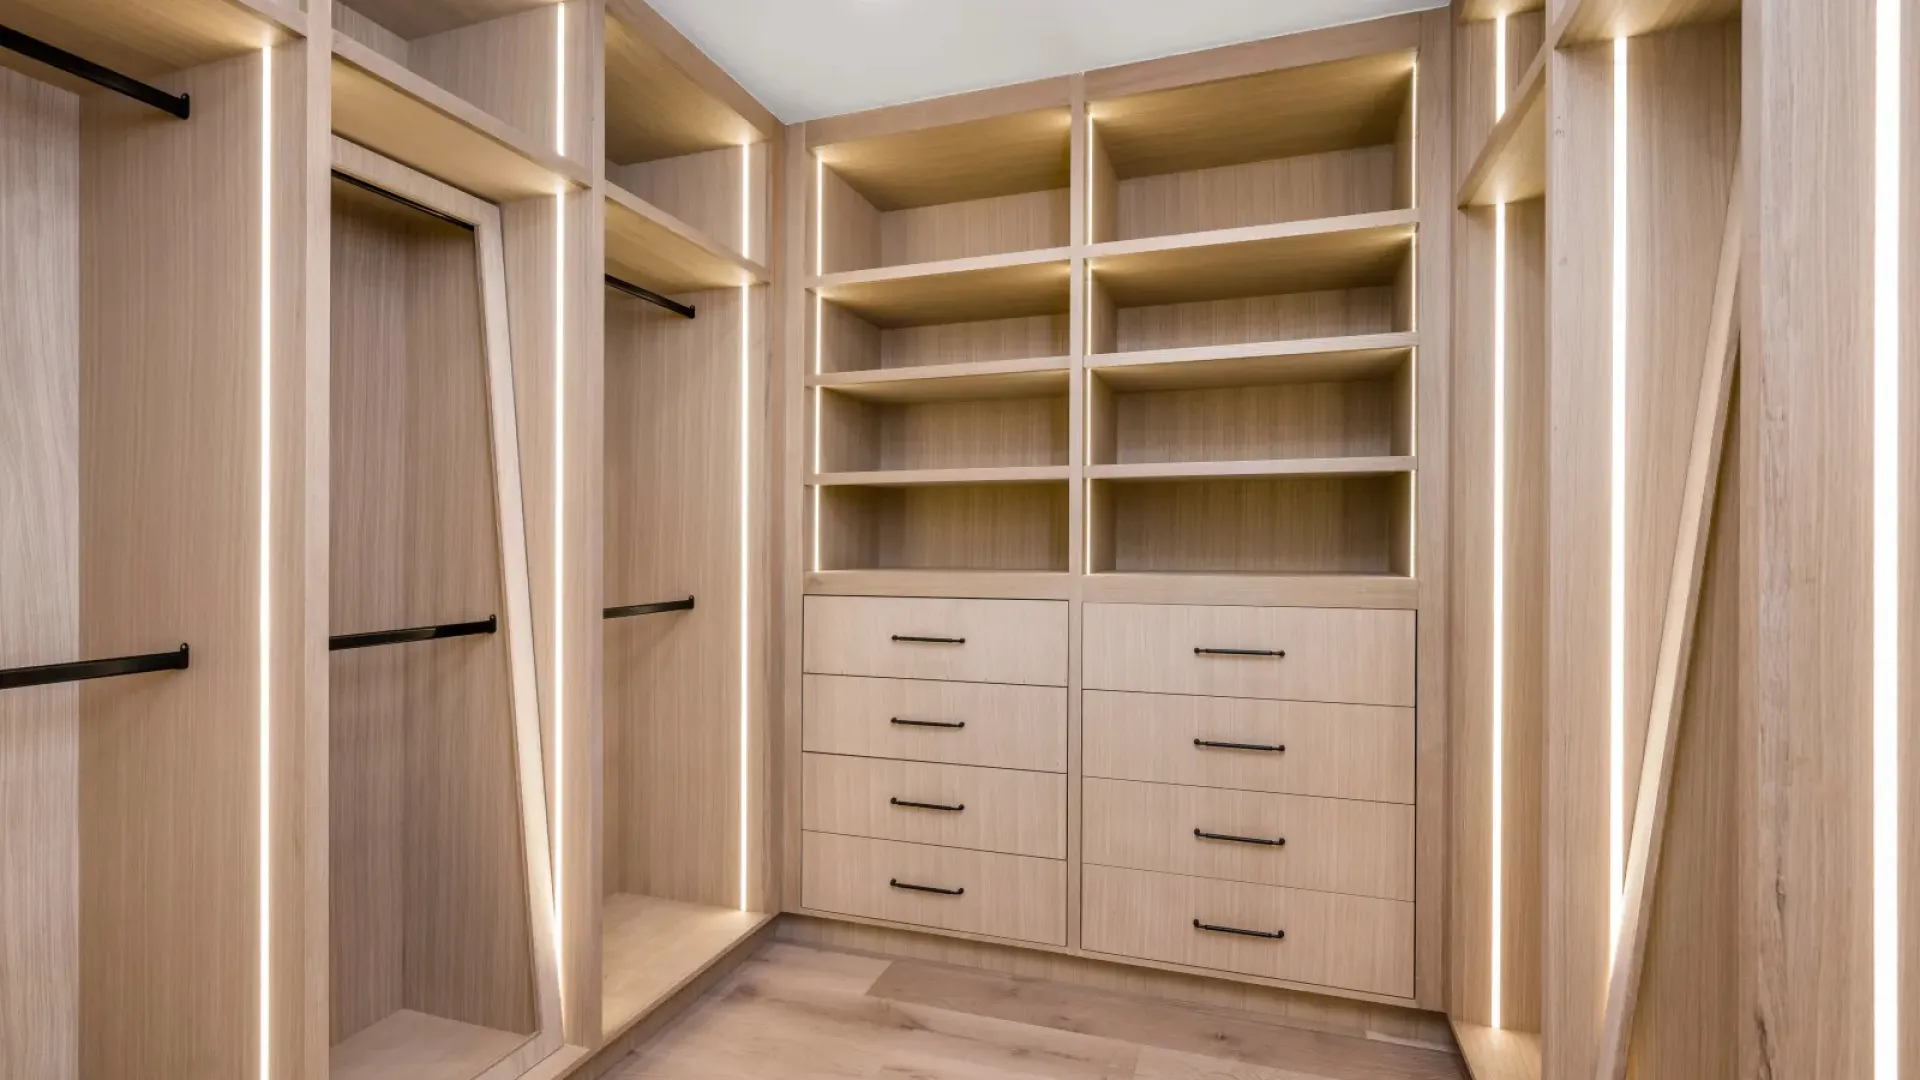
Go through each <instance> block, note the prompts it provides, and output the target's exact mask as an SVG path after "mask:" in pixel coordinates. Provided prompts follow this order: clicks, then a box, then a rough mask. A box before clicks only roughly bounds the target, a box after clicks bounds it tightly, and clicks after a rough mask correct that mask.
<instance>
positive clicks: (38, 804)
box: [0, 69, 170, 1080]
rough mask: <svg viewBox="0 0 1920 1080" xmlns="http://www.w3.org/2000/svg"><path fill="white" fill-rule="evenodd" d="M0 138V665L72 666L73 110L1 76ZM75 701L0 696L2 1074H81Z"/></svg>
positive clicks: (75, 462)
mask: <svg viewBox="0 0 1920 1080" xmlns="http://www.w3.org/2000/svg"><path fill="white" fill-rule="evenodd" d="M0 130H5V131H6V132H7V135H6V138H5V139H4V140H0V235H4V236H5V237H6V238H7V240H6V242H5V243H4V244H0V386H5V387H6V388H7V389H6V392H5V393H0V506H5V507H7V511H6V512H5V513H4V514H0V581H5V582H6V583H7V585H6V588H7V601H6V603H5V604H0V668H4V667H25V666H28V665H36V664H57V663H65V662H67V661H71V660H77V659H82V657H81V656H80V655H79V651H80V580H79V569H80V568H79V558H80V103H79V101H78V100H77V99H76V98H75V97H74V96H73V95H72V94H70V93H68V92H66V91H64V90H58V89H55V88H54V87H52V86H49V85H47V84H46V83H42V82H37V81H35V80H33V79H30V78H28V77H27V76H25V75H22V74H19V73H18V72H14V71H9V70H4V69H0ZM167 647H170V646H155V648H156V649H158V648H167ZM79 705H80V692H79V690H78V689H76V688H75V687H73V686H43V687H34V688H32V689H27V690H8V691H5V692H4V693H0V821H5V822H6V823H7V824H6V828H5V834H4V839H0V955H4V956H5V957H6V961H5V969H4V971H0V1075H8V1076H37V1077H45V1078H46V1080H79V1076H80V1071H79V1070H80V1015H79V1009H80V985H79V979H80V933H79V931H80V927H79V924H78V920H77V913H78V905H79V889H80V850H79V840H80V837H79V830H78V821H79V817H78V815H79V805H78V800H79V779H80V777H79V773H80V758H79V753H80V732H79V729H78V728H77V727H76V724H77V722H78V720H79Z"/></svg>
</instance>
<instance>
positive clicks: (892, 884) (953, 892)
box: [887, 878, 967, 896]
mask: <svg viewBox="0 0 1920 1080" xmlns="http://www.w3.org/2000/svg"><path fill="white" fill-rule="evenodd" d="M887 885H888V887H889V888H894V889H906V890H907V891H909V892H930V893H935V894H938V895H940V896H964V895H966V892H967V890H965V889H943V888H941V887H939V886H938V885H913V884H910V883H908V882H905V881H901V880H900V879H899V878H888V879H887Z"/></svg>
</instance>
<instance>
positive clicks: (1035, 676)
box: [803, 596, 1067, 686]
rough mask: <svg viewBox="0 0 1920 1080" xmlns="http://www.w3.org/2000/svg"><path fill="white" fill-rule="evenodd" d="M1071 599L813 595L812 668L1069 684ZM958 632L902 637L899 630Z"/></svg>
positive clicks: (807, 649) (809, 627) (809, 608)
mask: <svg viewBox="0 0 1920 1080" xmlns="http://www.w3.org/2000/svg"><path fill="white" fill-rule="evenodd" d="M1066 623H1067V610H1066V605H1064V604H1056V603H1050V602H1047V601H1035V600H940V599H894V598H882V597H855V596H812V597H808V598H807V601H806V631H805V634H806V638H805V646H804V649H803V652H804V656H805V659H804V663H805V664H806V669H805V670H807V671H808V672H811V673H815V674H828V675H869V676H880V677H886V678H907V679H946V680H960V681H964V682H998V683H1018V684H1023V685H1032V686H1064V685H1066V678H1067V626H1066ZM903 635H905V636H925V637H942V638H954V639H958V640H959V641H960V642H961V643H960V644H928V643H922V642H903V641H899V640H896V639H897V638H898V637H900V636H903Z"/></svg>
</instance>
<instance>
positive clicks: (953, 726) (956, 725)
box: [887, 716, 967, 731]
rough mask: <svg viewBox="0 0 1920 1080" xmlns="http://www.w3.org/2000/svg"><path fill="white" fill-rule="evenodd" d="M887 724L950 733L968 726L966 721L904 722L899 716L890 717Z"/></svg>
mask: <svg viewBox="0 0 1920 1080" xmlns="http://www.w3.org/2000/svg"><path fill="white" fill-rule="evenodd" d="M887 723H889V724H898V725H900V726H901V727H930V728H945V729H947V730H948V731H958V730H960V729H961V728H963V727H966V726H967V722H966V721H965V720H902V719H900V718H899V717H897V716H892V717H888V718H887Z"/></svg>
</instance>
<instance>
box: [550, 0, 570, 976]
mask: <svg viewBox="0 0 1920 1080" xmlns="http://www.w3.org/2000/svg"><path fill="white" fill-rule="evenodd" d="M553 12H554V30H553V59H554V64H553V67H554V82H553V122H554V149H555V150H556V151H557V152H558V153H559V154H560V155H561V156H563V157H564V156H565V155H566V152H567V123H566V118H567V5H566V3H565V2H564V0H563V2H562V3H558V4H555V5H554V6H553ZM553 217H554V220H553V939H554V950H553V955H554V964H555V968H556V970H557V971H558V973H559V978H560V1002H561V1009H562V1011H563V1012H564V1011H565V1007H566V993H567V977H566V974H567V971H566V969H567V951H566V948H565V946H564V943H565V942H566V940H567V936H566V910H567V906H566V889H567V875H566V866H567V862H566V859H567V855H566V853H567V844H566V839H567V779H566V775H567V714H566V703H567V695H566V686H567V669H566V660H567V513H566V507H567V184H566V181H564V180H562V181H561V182H560V185H559V187H558V188H557V189H556V190H555V191H554V193H553Z"/></svg>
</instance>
